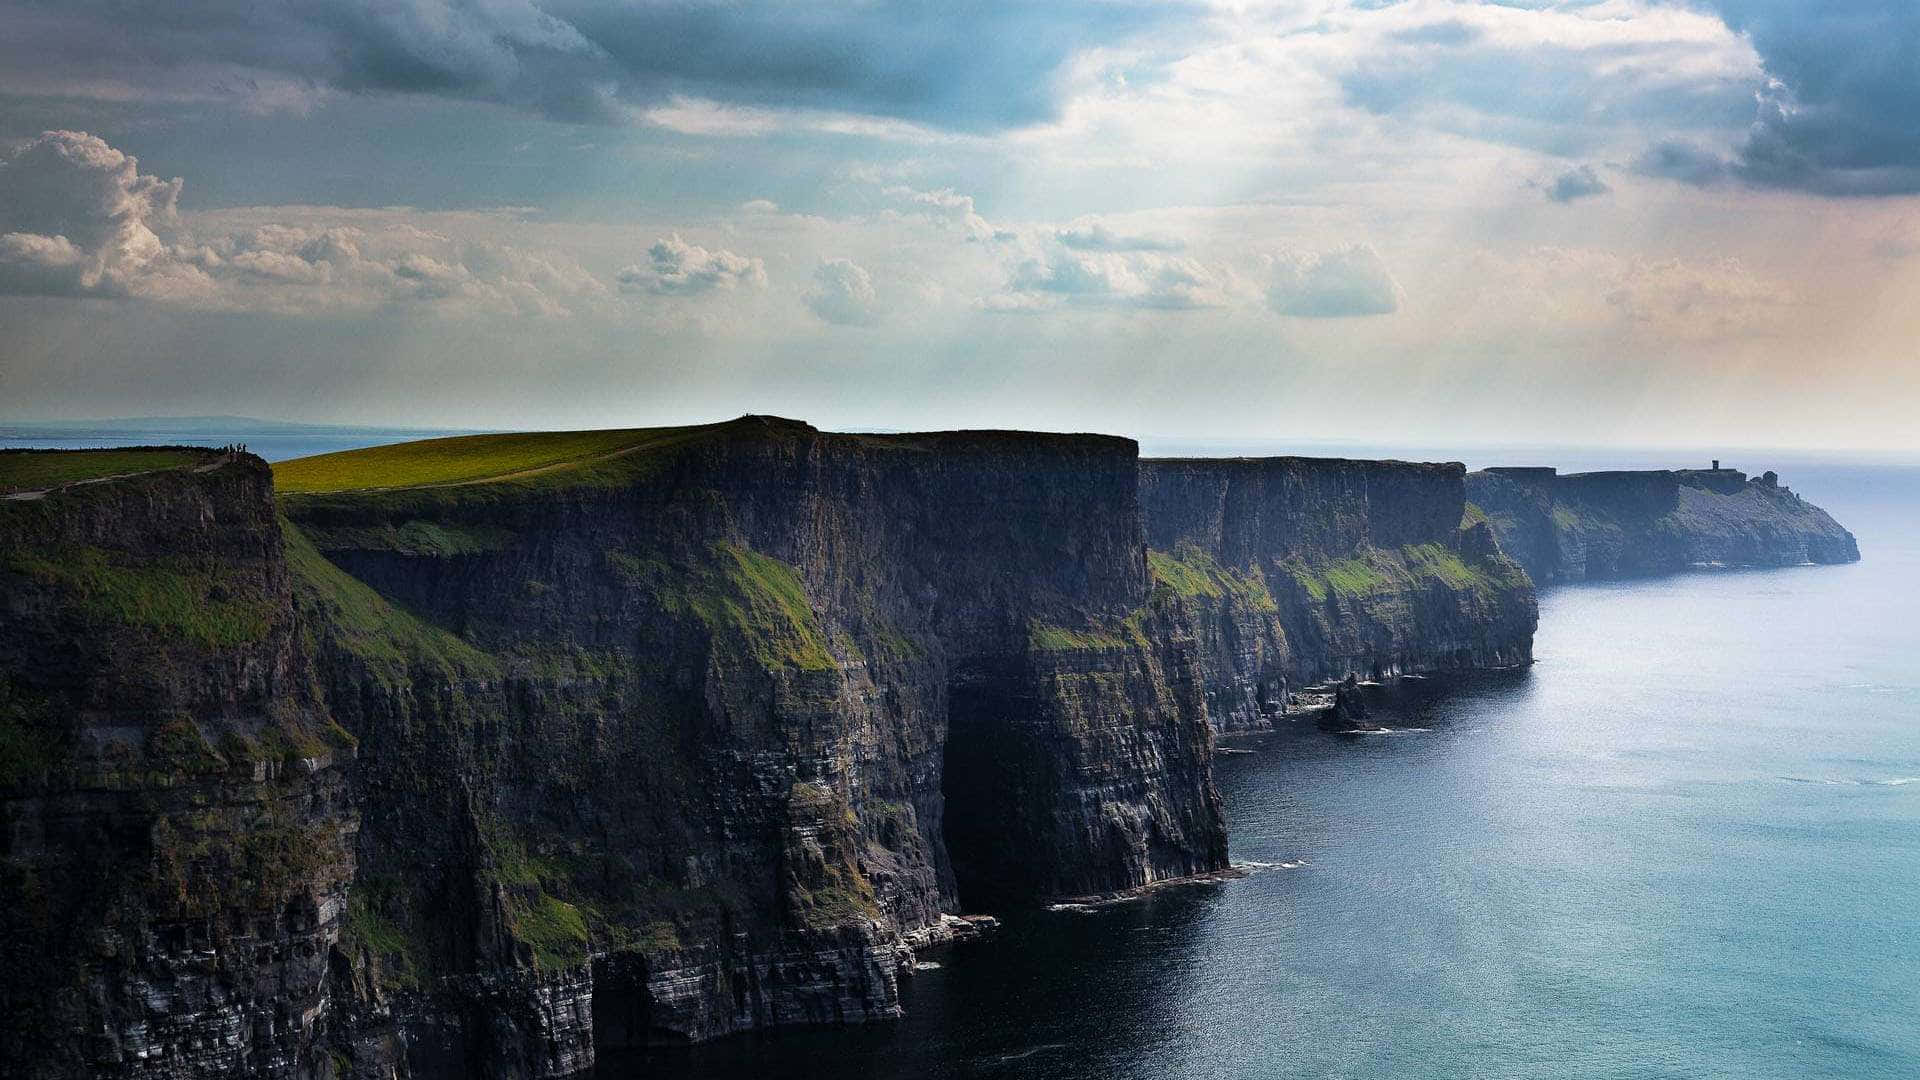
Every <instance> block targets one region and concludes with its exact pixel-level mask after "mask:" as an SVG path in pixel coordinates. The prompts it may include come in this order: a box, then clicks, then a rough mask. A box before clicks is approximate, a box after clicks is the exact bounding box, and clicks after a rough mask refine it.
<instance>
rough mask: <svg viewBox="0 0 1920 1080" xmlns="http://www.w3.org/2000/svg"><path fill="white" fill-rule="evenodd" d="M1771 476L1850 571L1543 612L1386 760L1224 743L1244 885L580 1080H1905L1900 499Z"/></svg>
mask: <svg viewBox="0 0 1920 1080" xmlns="http://www.w3.org/2000/svg"><path fill="white" fill-rule="evenodd" d="M1788 479H1789V480H1790V481H1791V482H1793V483H1794V485H1795V487H1796V488H1797V489H1799V490H1801V491H1803V492H1804V493H1805V494H1807V495H1808V497H1810V498H1812V499H1813V500H1814V501H1816V502H1819V503H1821V504H1822V505H1824V506H1826V507H1827V508H1828V509H1830V510H1832V511H1833V513H1834V514H1835V516H1837V517H1838V518H1839V519H1840V520H1841V521H1842V522H1843V523H1845V524H1847V525H1848V526H1849V527H1850V528H1852V529H1853V530H1854V531H1855V533H1856V534H1857V535H1858V536H1859V538H1860V545H1861V548H1862V550H1863V553H1864V554H1865V561H1863V562H1862V563H1860V564H1858V565H1854V566H1843V567H1803V568H1794V569H1786V570H1774V571H1754V572H1722V573H1703V574H1693V575H1684V576H1679V577H1671V578H1661V579H1653V580H1641V581H1633V582H1626V583H1608V584H1596V585H1583V586H1574V587H1568V588H1562V589H1557V590H1553V591H1550V592H1548V593H1547V594H1546V595H1545V596H1544V597H1543V598H1542V602H1541V619H1540V634H1539V639H1538V645H1537V649H1536V652H1537V656H1538V663H1537V664H1536V665H1535V666H1534V667H1533V668H1532V669H1531V670H1529V671H1527V672H1524V673H1517V674H1514V675H1511V676H1505V677H1497V678H1484V679H1479V680H1473V681H1469V682H1464V683H1455V684H1444V685H1443V684H1442V683H1440V682H1438V681H1432V680H1429V681H1424V682H1419V681H1409V682H1403V683H1401V684H1400V685H1399V686H1397V687H1395V688H1392V689H1391V690H1389V691H1383V696H1384V698H1385V700H1384V701H1383V702H1382V704H1381V712H1383V713H1384V714H1385V715H1386V716H1387V717H1388V719H1386V720H1385V721H1384V722H1386V723H1388V724H1390V725H1392V726H1394V727H1396V728H1398V729H1400V730H1399V731H1397V732H1396V733H1394V734H1391V735H1382V736H1368V737H1351V736H1348V737H1342V736H1331V735H1326V734H1322V733H1320V732H1318V731H1315V730H1312V729H1310V728H1305V727H1304V726H1303V727H1302V728H1301V729H1290V730H1287V731H1282V732H1277V733H1274V734H1271V735H1261V736H1254V737H1245V738H1238V739H1233V740H1228V741H1227V742H1226V743H1225V744H1224V745H1227V746H1231V747H1233V748H1236V749H1242V750H1247V751H1251V753H1245V754H1231V755H1223V756H1222V757H1220V758H1219V759H1218V773H1219V779H1220V784H1221V788H1222V791H1223V794H1224V795H1225V798H1226V805H1227V809H1228V813H1229V816H1230V818H1231V823H1232V844H1233V854H1234V857H1235V858H1236V859H1237V860H1242V861H1247V862H1252V863H1263V864H1271V865H1269V866H1267V867H1265V868H1262V869H1259V870H1257V872H1255V873H1254V874H1253V875H1252V876H1250V877H1248V878H1246V879H1243V880H1240V881H1235V882H1229V883H1226V884H1223V885H1217V886H1204V887H1201V886H1196V887H1189V888H1184V889H1179V890H1174V891H1169V892H1165V893H1162V894H1160V895H1158V896H1156V897H1154V898H1152V899H1148V900H1143V901H1139V902H1136V903H1132V904H1126V905H1121V906H1118V907H1113V908H1108V909H1104V910H1101V911H1098V912H1095V913H1092V914H1074V913H1068V912H1060V913H1053V912H1031V913H1026V914H1023V915H1016V916H1013V917H1011V918H1010V919H1009V926H1008V930H1007V932H1006V934H1005V935H1004V936H1002V937H1001V938H1000V939H998V940H996V941H992V942H987V943H983V944H979V945H972V946H966V947H962V948H958V949H954V950H951V951H949V952H948V953H947V954H946V955H944V956H941V957H939V958H938V959H939V960H940V962H941V963H942V965H943V966H942V967H941V968H940V969H939V970H935V971H927V972H923V973H921V974H920V975H918V976H917V977H916V978H915V980H914V982H913V985H912V987H911V991H910V994H911V996H910V998H909V1001H908V1007H909V1009H910V1010H911V1015H910V1016H909V1017H908V1018H907V1019H906V1020H904V1021H902V1022H900V1023H897V1024H892V1025H885V1026H881V1027H876V1028H866V1029H850V1030H843V1031H827V1032H795V1033H785V1034H778V1035H773V1036H765V1037H752V1038H745V1039H736V1040H724V1041H722V1042H719V1043H715V1044H710V1045H707V1046H702V1047H697V1048H694V1049H692V1050H689V1051H681V1052H675V1053H669V1054H663V1055H660V1056H656V1057H654V1058H652V1059H648V1060H639V1061H628V1062H618V1061H609V1062H607V1063H606V1065H605V1067H603V1069H602V1070H601V1072H602V1074H603V1075H607V1076H638V1075H657V1074H667V1075H680V1076H686V1077H691V1078H701V1077H713V1078H720V1077H725V1078H729V1080H731V1078H745V1077H756V1078H773V1077H796V1078H797V1077H876V1078H878V1077H887V1078H908V1077H1032V1078H1041V1077H1044V1078H1049V1080H1053V1078H1088V1080H1092V1078H1106V1077H1141V1078H1147V1077H1152V1078H1165V1077H1220V1078H1227V1077H1247V1078H1253V1077H1351V1078H1372V1077H1379V1078H1389V1077H1391V1078H1395V1080H1404V1078H1408V1077H1434V1078H1439V1077H1460V1078H1469V1077H1471V1078H1491V1077H1529V1078H1531V1077H1594V1078H1600V1077H1606V1078H1622V1080H1625V1078H1636V1080H1637V1078H1657V1077H1676V1078H1677V1077H1729V1078H1732V1077H1739V1078H1743V1080H1753V1078H1774V1077H1778V1078H1783V1080H1784V1078H1795V1080H1801V1078H1808V1077H1847V1078H1863V1077H1915V1076H1920V472H1915V471H1911V470H1896V469H1863V468H1850V469H1841V468H1815V467H1811V466H1801V467H1797V468H1796V469H1795V470H1794V473H1793V475H1790V476H1789V477H1788ZM1280 864H1299V865H1280Z"/></svg>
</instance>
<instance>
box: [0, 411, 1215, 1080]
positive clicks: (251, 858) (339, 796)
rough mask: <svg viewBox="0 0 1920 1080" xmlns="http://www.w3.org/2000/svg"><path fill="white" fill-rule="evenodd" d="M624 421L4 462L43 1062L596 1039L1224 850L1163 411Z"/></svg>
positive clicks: (715, 1011)
mask: <svg viewBox="0 0 1920 1080" xmlns="http://www.w3.org/2000/svg"><path fill="white" fill-rule="evenodd" d="M582 435H583V436H585V435H592V436H594V438H592V439H584V438H581V439H574V440H573V441H571V442H568V441H566V439H565V438H563V437H558V436H556V437H548V439H547V442H545V443H542V444H538V445H534V444H530V443H528V442H526V440H532V439H536V437H524V436H509V437H482V439H483V440H484V439H492V440H497V441H492V442H486V441H482V442H474V443H469V444H466V445H464V446H462V447H458V448H454V449H455V450H456V451H457V452H455V453H448V452H446V451H447V448H445V447H440V446H436V445H434V444H413V445H414V446H415V447H416V448H417V449H415V450H412V451H407V452H404V453H402V452H358V453H361V454H364V455H367V456H365V457H358V458H353V457H349V456H348V455H335V456H333V457H335V458H342V459H346V460H334V461H329V460H328V459H313V461H314V463H315V464H312V465H309V466H303V467H297V468H291V469H289V470H287V472H288V474H289V475H288V477H286V478H283V481H284V483H283V486H284V487H286V488H290V489H296V490H295V491H294V492H293V493H283V494H282V496H281V497H280V499H279V500H278V503H277V504H276V500H275V495H274V491H273V488H272V484H271V478H270V475H269V471H268V469H267V468H266V466H265V465H264V464H262V463H261V462H259V461H258V460H257V459H253V458H250V457H247V456H245V455H237V456H233V457H230V458H226V459H222V460H220V461H217V462H212V463H209V464H208V465H206V466H204V467H200V468H167V469H161V470H158V471H153V472H148V473H144V474H141V475H137V476H122V477H118V478H116V479H112V480H109V481H105V482H100V483H91V484H85V485H78V486H71V487H64V488H58V489H56V490H53V491H50V492H49V493H48V494H46V495H45V496H44V497H41V498H38V499H32V500H7V501H0V596H3V597H4V601H3V602H4V604H5V614H6V616H7V618H6V619H5V621H4V623H3V624H0V742H3V743H4V744H5V748H6V749H7V750H8V751H9V752H8V753H7V754H6V755H5V760H6V761H7V762H8V765H7V771H6V774H5V775H4V776H0V828H3V829H4V832H3V833H0V835H3V836H4V848H0V889H3V890H4V892H0V910H3V911H4V912H5V914H4V916H0V940H3V941H4V949H5V953H4V955H5V956H6V958H7V959H8V961H9V962H10V963H12V964H13V969H12V970H13V973H15V974H16V975H17V977H14V978H10V979H9V980H8V981H7V988H6V1000H5V1001H4V1005H5V1006H6V1018H5V1019H4V1020H0V1061H5V1062H8V1063H10V1065H11V1066H14V1067H17V1068H18V1070H19V1071H21V1072H23V1073H24V1075H29V1076H47V1077H53V1076H60V1077H65V1076H79V1075H153V1076H241V1075H249V1076H253V1075H265V1076H349V1075H351V1076H390V1075H396V1074H397V1075H406V1076H416V1077H418V1076H559V1075H567V1074H570V1073H576V1072H579V1071H581V1070H583V1069H585V1068H587V1067H589V1066H590V1065H591V1063H592V1060H593V1056H594V1052H595V1049H596V1047H614V1046H624V1045H631V1044H634V1043H638V1042H644V1041H652V1040H660V1039H674V1038H705V1037H710V1036H713V1035H718V1034H722V1033H726V1032H729V1031H736V1030H742V1029H746V1028H751V1027H764V1026H772V1025H778V1024H787V1023H819V1022H839V1021H857V1020H863V1019H871V1018H881V1017H887V1016H893V1015H898V1013H899V1011H900V1004H899V994H898V984H899V980H900V979H901V978H902V977H903V976H904V975H906V974H907V973H908V972H909V971H910V960H911V950H912V948H913V947H915V946H917V945H921V944H924V943H927V942H930V941H935V940H939V939H940V938H941V937H942V936H943V935H946V934H950V933H951V932H952V931H951V926H952V921H951V920H950V919H949V918H947V917H945V913H949V912H954V911H959V910H965V909H968V908H974V909H977V908H978V907H980V906H983V905H1003V904H1019V903H1027V902H1032V901H1034V900H1037V899H1040V898H1043V897H1048V896H1056V895H1063V894H1082V893H1094V892H1110V891H1117V890H1124V889H1127V888H1131V887H1135V886H1139V885H1143V884H1146V883H1149V882H1154V881H1161V880H1165V879H1168V878H1172V877H1178V876H1184V875H1188V874H1193V873H1199V872H1204V871H1210V870H1216V869H1219V868H1221V867H1222V866H1224V865H1225V861H1226V843H1225V834H1224V828H1223V824H1222V819H1221V811H1220V803H1219V798H1218V795H1217V793H1216V792H1215V791H1214V788H1213V785H1212V777H1211V771H1210V755H1211V749H1212V747H1211V733H1210V730H1209V726H1208V721H1207V714H1206V704H1205V700H1204V695H1203V692H1202V687H1201V685H1200V676H1199V666H1200V665H1199V664H1198V663H1197V662H1196V658H1195V657H1196V644H1195V642H1194V637H1193V629H1192V624H1191V620H1190V616H1189V612H1188V610H1187V608H1186V607H1185V606H1184V605H1183V603H1182V602H1181V599H1180V597H1179V596H1178V595H1176V594H1174V593H1172V592H1170V591H1169V590H1166V589H1156V588H1155V587H1154V586H1153V583H1152V579H1151V578H1150V576H1149V572H1148V566H1147V561H1146V559H1145V558H1144V550H1145V541H1144V536H1143V533H1142V523H1141V522H1142V519H1141V514H1140V505H1139V489H1140V473H1139V471H1138V469H1137V466H1136V457H1135V451H1134V447H1133V444H1132V443H1131V442H1129V441H1126V440H1121V439H1113V438H1106V437H1100V436H1037V435H1026V434H1020V433H999V432H971V433H947V434H934V435H918V436H894V437H870V436H845V435H825V434H822V433H820V432H817V431H814V430H813V429H812V428H810V427H807V426H806V425H804V424H798V423H794V422H790V421H780V420H774V419H771V418H746V419H744V420H741V421H736V422H733V423H730V424H723V425H712V426H708V427H701V428H687V429H660V430H657V431H652V432H632V433H582ZM603 437H604V438H603ZM514 440H521V441H520V442H515V441H514ZM556 441H559V442H565V443H566V448H564V449H563V450H561V451H556V452H554V453H551V454H547V456H546V457H541V456H539V455H540V454H545V453H547V450H550V449H552V448H553V446H554V445H555V444H556ZM587 443H591V444H592V445H590V446H589V445H587ZM542 447H544V448H545V449H542ZM530 454H532V455H533V456H529V455H530ZM456 459H457V461H456ZM449 461H456V464H454V465H448V464H447V463H448V462H449ZM475 461H482V462H483V463H484V462H491V461H497V462H502V463H507V464H500V465H498V466H497V467H491V468H490V469H489V468H481V469H479V470H478V471H479V472H480V473H483V474H484V475H477V476H476V475H467V474H466V473H463V472H462V471H461V470H466V471H467V472H468V473H470V472H473V471H474V467H473V464H472V463H473V462H475ZM302 468H304V469H305V471H304V472H302ZM448 468H451V469H453V470H454V471H453V472H452V473H449V472H447V471H446V470H447V469H448ZM276 511H278V516H277V515H276ZM903 962H907V963H906V966H904V967H903Z"/></svg>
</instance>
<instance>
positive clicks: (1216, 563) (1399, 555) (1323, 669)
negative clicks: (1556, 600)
mask: <svg viewBox="0 0 1920 1080" xmlns="http://www.w3.org/2000/svg"><path fill="white" fill-rule="evenodd" d="M1464 478H1465V468H1464V467H1463V466H1461V465H1459V464H1415V463H1408V462H1394V461H1351V460H1344V459H1334V458H1324V459H1323V458H1291V457H1286V458H1246V459H1219V460H1197V459H1188V460H1172V459H1168V460H1148V461H1143V462H1141V505H1142V510H1143V513H1144V514H1145V518H1146V532H1147V543H1148V546H1149V549H1150V552H1149V560H1150V562H1151V564H1152V566H1153V568H1154V570H1155V572H1156V576H1157V578H1158V579H1159V580H1160V581H1161V582H1162V583H1163V584H1164V586H1165V587H1166V588H1167V589H1169V590H1170V591H1172V592H1174V593H1177V594H1178V595H1180V596H1181V597H1182V598H1183V600H1184V601H1185V603H1186V604H1187V606H1188V608H1189V610H1190V611H1191V612H1192V616H1191V618H1192V624H1193V627H1194V634H1195V638H1196V640H1197V642H1198V644H1199V656H1200V663H1201V669H1202V675H1201V677H1202V680H1203V682H1204V684H1205V686H1206V693H1207V701H1208V710H1209V715H1210V716H1211V718H1212V720H1213V722H1214V723H1215V724H1216V725H1217V726H1219V727H1220V728H1222V729H1236V728H1251V727H1261V726H1265V725H1267V724H1269V723H1271V721H1272V719H1273V717H1274V716H1276V715H1278V714H1280V713H1281V712H1282V711H1283V708H1284V705H1285V702H1286V700H1287V697H1288V694H1289V692H1290V688H1297V687H1300V686H1302V685H1306V684H1311V683H1319V682H1326V681H1331V680H1337V679H1341V678H1343V677H1345V676H1346V675H1348V674H1355V673H1357V674H1360V675H1363V676H1367V677H1380V676H1383V675H1391V674H1400V673H1409V672H1426V671H1446V670H1464V669H1484V668H1493V667H1503V666H1509V665H1515V664H1524V663H1526V662H1528V660H1529V659H1531V656H1532V647H1533V633H1534V628H1535V624H1536V622H1537V610H1536V607H1535V603H1534V594H1533V587H1532V585H1531V583H1530V582H1529V581H1528V580H1527V576H1526V574H1525V573H1524V572H1522V571H1521V569H1520V568H1519V567H1518V566H1517V565H1515V564H1514V563H1513V562H1512V561H1511V560H1509V559H1507V558H1506V557H1505V556H1504V555H1503V554H1502V553H1501V551H1500V549H1499V547H1498V545H1497V544H1496V543H1495V541H1494V539H1493V535H1492V533H1491V532H1490V531H1489V529H1488V527H1487V525H1486V524H1485V522H1484V521H1481V520H1478V519H1477V518H1474V517H1473V516H1472V515H1470V514H1469V513H1468V511H1467V507H1466V497H1465V483H1464Z"/></svg>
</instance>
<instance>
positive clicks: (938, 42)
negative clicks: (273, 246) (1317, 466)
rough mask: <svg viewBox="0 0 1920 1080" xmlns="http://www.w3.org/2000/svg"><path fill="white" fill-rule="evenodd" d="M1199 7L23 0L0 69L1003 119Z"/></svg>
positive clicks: (543, 108) (1052, 98) (604, 118)
mask: <svg viewBox="0 0 1920 1080" xmlns="http://www.w3.org/2000/svg"><path fill="white" fill-rule="evenodd" d="M1195 16H1196V10H1195V9H1194V8H1193V7H1190V6H1188V5H1185V4H1174V3H1162V2H1158V0H1107V2H1102V3H1095V4H1087V5H1075V6H1071V7H1066V8H1058V7H1054V6H1050V5H1033V4H1023V3H1013V2H1004V0H1003V2H990V3H983V4H955V5H947V4H930V3H924V2H921V0H876V2H873V3H863V4H849V5H830V4H733V3H725V4H722V3H712V2H708V0H649V2H646V3H618V2H613V0H390V2H383V3H370V2H367V0H309V2H304V3H299V4H271V5H268V4H258V3H255V2H253V0H175V2H170V3H167V4H161V5H131V6H130V5H127V4H124V3H121V2H119V0H11V2H7V3H4V4H0V18H4V19H6V20H7V21H8V22H9V24H10V25H11V26H13V27H18V28H21V29H20V30H18V31H17V32H16V34H14V35H10V36H11V37H12V38H13V42H12V46H11V47H6V46H0V50H4V51H3V52H0V68H5V69H8V70H10V71H12V72H13V80H12V81H13V82H14V84H15V86H16V88H18V87H19V86H20V83H21V82H22V81H25V82H27V83H30V84H31V83H33V82H35V81H36V80H37V81H38V83H39V85H40V86H41V87H42V88H43V89H42V90H41V92H46V89H45V88H53V87H61V88H66V89H69V90H73V89H77V90H80V91H82V92H85V91H86V89H87V88H88V87H90V86H91V87H95V88H98V87H100V86H102V85H105V84H108V83H110V84H112V86H113V87H114V88H115V90H116V92H117V93H120V94H129V93H134V94H137V93H138V92H139V91H141V90H143V89H154V88H162V87H164V88H175V87H178V86H179V85H180V84H181V83H182V82H183V80H182V79H181V77H180V73H181V72H182V71H183V70H184V71H192V72H195V73H198V74H199V75H200V76H202V77H204V76H205V74H206V73H208V72H210V71H225V72H226V73H227V75H228V77H229V80H230V81H231V82H232V83H234V84H236V85H237V86H240V87H245V86H246V85H247V84H248V81H249V80H254V81H255V82H257V83H259V84H261V85H265V86H270V87H282V86H287V85H294V86H298V85H299V84H301V83H303V82H304V83H307V84H311V85H317V86H321V87H328V88H332V89H335V90H343V91H349V92H365V91H380V92H398V93H407V94H426V95H435V96H440V97H453V98H464V99H471V100H482V101H490V102H498V103H504V104H508V105H513V106H518V107H523V108H528V109H534V110H538V111H540V112H542V113H544V114H546V115H548V116H551V117H555V118H558V119H563V120H568V121H590V122H609V121H613V122H624V121H629V120H632V119H636V118H637V117H638V115H639V113H641V112H643V111H644V110H645V108H647V107H650V106H654V105H659V104H661V103H664V102H668V101H671V100H673V99H675V98H685V99H692V100H704V101H708V102H717V103H720V104H723V105H733V106H746V107H771V108H781V109H809V110H826V111H832V112H844V113H854V114H860V115H869V116H882V117H891V118H895V119H901V120H909V121H914V122H916V123H921V124H926V125H930V126H934V127H939V128H944V129H950V130H961V131H993V130H1003V129H1007V128H1013V127H1022V126H1027V125H1031V124H1035V123H1039V122H1043V121H1046V120H1050V119H1052V118H1054V117H1055V116H1057V115H1058V113H1059V110H1060V106H1061V100H1060V94H1061V92H1062V81H1061V79H1060V78H1059V77H1058V76H1059V73H1060V71H1061V69H1062V67H1063V65H1065V64H1066V63H1067V61H1068V60H1069V59H1071V58H1072V57H1074V56H1075V55H1077V54H1079V53H1081V52H1082V51H1085V50H1089V49H1095V48H1099V47H1102V46H1108V45H1113V44H1116V43H1119V42H1123V41H1127V40H1130V39H1132V38H1135V37H1138V36H1139V35H1141V34H1142V33H1144V32H1146V31H1148V30H1150V29H1153V28H1157V27H1163V26H1167V25H1180V24H1182V23H1190V22H1192V21H1193V20H1194V19H1195ZM241 92H244V90H242V91H241Z"/></svg>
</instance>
